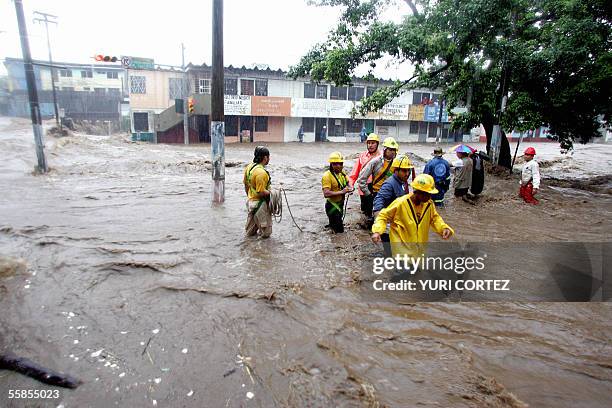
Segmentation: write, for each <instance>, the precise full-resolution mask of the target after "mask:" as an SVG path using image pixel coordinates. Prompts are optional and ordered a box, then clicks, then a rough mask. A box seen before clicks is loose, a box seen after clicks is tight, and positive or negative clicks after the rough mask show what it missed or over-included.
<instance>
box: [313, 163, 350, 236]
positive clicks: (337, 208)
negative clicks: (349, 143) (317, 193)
mask: <svg viewBox="0 0 612 408" xmlns="http://www.w3.org/2000/svg"><path fill="white" fill-rule="evenodd" d="M328 162H329V170H327V171H326V172H325V173H324V174H323V177H322V178H321V186H322V189H323V197H325V199H326V201H325V213H326V214H327V218H329V226H330V227H331V229H332V230H334V232H344V222H343V220H342V219H343V217H344V196H345V195H346V194H350V193H352V192H353V187H351V186H350V184H349V182H348V178H347V177H346V173H344V170H343V169H342V168H343V166H344V158H343V157H342V154H341V153H340V152H333V153H332V154H330V155H329V159H328Z"/></svg>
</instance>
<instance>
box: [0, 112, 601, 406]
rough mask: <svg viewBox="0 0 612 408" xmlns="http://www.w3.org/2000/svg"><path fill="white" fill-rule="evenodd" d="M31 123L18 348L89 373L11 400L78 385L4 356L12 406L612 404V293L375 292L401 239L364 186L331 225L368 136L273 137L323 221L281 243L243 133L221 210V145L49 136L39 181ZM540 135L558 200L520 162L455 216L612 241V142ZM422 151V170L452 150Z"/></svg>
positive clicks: (7, 253)
mask: <svg viewBox="0 0 612 408" xmlns="http://www.w3.org/2000/svg"><path fill="white" fill-rule="evenodd" d="M31 132H32V131H31V127H30V125H29V124H28V122H27V121H24V120H17V119H7V118H0V158H1V160H0V191H1V194H0V353H1V352H3V351H11V352H13V353H15V354H18V355H20V356H24V357H27V358H30V359H32V360H34V361H36V362H38V363H40V364H42V365H43V366H46V367H49V368H52V369H54V370H57V371H63V372H66V373H70V374H71V375H73V376H75V377H78V378H80V379H81V380H82V381H83V385H81V386H80V387H79V388H78V389H76V390H64V389H59V396H58V398H53V399H45V400H42V399H38V400H15V399H9V398H8V394H9V390H14V389H35V390H36V389H37V390H43V389H57V388H53V387H49V386H45V385H42V384H40V383H37V382H36V381H34V380H32V379H29V378H27V377H24V376H22V375H19V374H16V373H13V372H9V371H2V370H0V407H22V406H41V407H57V406H60V405H61V406H63V407H65V408H68V407H113V406H120V407H153V406H157V407H332V406H334V407H525V406H530V407H568V408H569V407H572V408H576V407H602V408H603V407H610V406H612V397H611V396H612V343H611V339H612V324H611V322H612V307H611V306H610V304H609V303H519V302H496V303H469V302H463V303H461V302H437V303H418V302H404V303H402V302H396V301H390V300H386V299H383V298H381V299H379V300H378V299H371V298H369V299H367V300H366V299H364V297H363V296H362V294H361V291H360V288H359V281H360V273H361V272H362V270H363V265H365V264H367V263H368V262H371V261H370V260H371V258H372V257H373V256H374V254H376V253H380V248H378V247H376V246H375V245H374V244H372V243H371V241H370V240H369V236H368V234H367V232H366V231H364V230H362V229H360V227H359V225H358V221H359V215H358V214H359V199H358V198H357V197H351V198H350V201H349V209H348V215H347V217H346V226H347V227H346V229H347V231H346V233H344V234H339V235H333V234H331V233H330V232H329V231H328V230H326V229H325V228H324V226H325V224H327V218H326V216H325V213H324V209H323V207H324V199H323V197H322V193H321V187H320V179H321V175H322V173H323V171H324V167H325V160H326V157H327V155H328V154H329V153H330V152H331V151H333V150H340V151H342V153H343V154H345V155H347V156H349V157H355V155H356V154H357V153H359V152H360V151H362V149H363V146H362V145H359V144H330V143H326V144H323V143H317V144H298V143H287V144H268V146H269V148H270V150H271V160H270V165H269V167H268V168H269V171H270V173H271V175H272V182H273V186H275V187H280V186H282V187H283V188H284V189H285V190H286V192H287V197H288V199H289V202H290V204H291V210H292V212H293V215H294V216H295V218H296V221H297V223H298V224H300V226H301V227H302V229H303V230H304V232H300V231H299V230H298V229H297V228H295V227H294V226H293V224H292V223H291V220H290V218H289V214H288V212H287V209H286V208H285V211H284V214H283V219H282V221H281V222H280V223H278V224H276V223H275V224H274V230H273V234H272V237H271V238H270V239H267V240H262V239H246V238H245V237H244V223H245V219H246V213H245V209H244V200H245V199H244V189H243V186H242V184H241V182H242V171H243V168H244V166H245V165H246V164H247V163H248V162H249V161H250V160H251V159H252V151H253V148H254V145H252V144H241V145H236V144H235V145H226V157H227V163H228V167H227V169H226V202H225V204H224V205H223V206H222V207H219V208H211V205H210V200H211V184H212V182H211V169H210V161H209V160H210V145H197V146H176V145H153V144H146V143H133V142H131V141H129V139H128V138H127V137H126V136H123V135H115V136H110V137H105V136H87V135H73V136H70V137H65V138H53V137H47V139H46V142H47V148H46V153H47V159H48V162H49V165H50V167H51V172H50V173H49V174H48V175H46V176H35V175H33V174H32V169H33V166H34V164H35V161H36V158H35V152H34V147H33V141H32V139H33V137H32V136H31ZM478 146H480V147H482V145H478ZM512 148H513V151H514V146H512ZM536 148H539V149H541V151H542V154H541V160H542V173H543V176H544V181H543V188H542V191H541V205H540V206H537V207H532V206H527V205H525V204H523V203H522V202H521V201H519V199H518V197H516V194H517V188H518V175H517V174H514V175H513V176H510V175H499V176H495V175H492V174H488V175H487V180H486V185H485V191H484V194H483V197H482V198H481V199H480V202H479V203H478V205H477V206H475V207H472V206H467V205H461V204H463V203H458V202H455V201H454V200H453V199H452V198H450V197H449V198H450V199H449V202H448V205H447V207H446V208H444V209H442V210H441V211H440V213H441V215H442V216H443V217H444V219H445V220H446V221H447V222H448V223H449V224H450V225H451V226H452V227H453V228H454V229H455V231H456V237H455V238H454V239H456V240H458V241H459V242H493V241H507V242H523V243H524V242H532V243H533V248H534V251H537V248H538V245H539V243H542V242H558V241H579V242H602V241H610V228H611V226H612V225H611V221H610V220H612V195H611V194H610V193H611V188H610V187H611V186H610V177H609V176H610V168H612V167H611V166H612V162H611V159H612V146H609V145H598V144H594V145H588V146H577V148H576V152H575V154H574V155H573V156H571V157H570V156H564V155H561V154H560V153H559V150H558V146H556V145H553V144H542V147H539V146H536ZM401 149H402V151H404V152H409V153H411V157H412V158H413V159H414V162H415V164H416V167H417V169H418V170H419V171H421V170H422V167H423V165H424V163H425V160H427V159H428V158H429V157H430V151H431V147H430V146H425V145H418V144H415V145H410V144H402V145H401ZM447 157H448V156H447ZM520 165H521V164H520V163H519V168H520ZM347 167H348V168H349V169H350V167H352V163H351V162H350V161H349V162H347ZM431 240H432V241H434V242H435V241H439V238H438V237H437V236H432V238H431ZM516 262H517V264H518V263H520V262H521V260H520V259H517V260H516ZM510 273H511V272H510Z"/></svg>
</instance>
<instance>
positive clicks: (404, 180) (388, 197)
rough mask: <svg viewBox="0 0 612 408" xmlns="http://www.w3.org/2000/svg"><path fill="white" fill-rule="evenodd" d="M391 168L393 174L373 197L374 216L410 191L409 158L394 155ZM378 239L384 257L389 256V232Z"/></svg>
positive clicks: (410, 169) (411, 167) (412, 167)
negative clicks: (381, 244)
mask: <svg viewBox="0 0 612 408" xmlns="http://www.w3.org/2000/svg"><path fill="white" fill-rule="evenodd" d="M391 170H393V175H392V176H391V177H389V178H388V179H386V180H385V182H384V183H383V185H382V186H381V187H380V190H378V194H376V197H374V206H373V208H372V212H373V215H374V218H376V216H378V213H379V212H380V211H381V210H383V209H385V208H387V207H388V206H389V205H391V203H392V202H393V201H395V199H397V198H400V197H402V196H404V195H406V194H408V193H409V192H410V189H409V187H408V178H409V177H410V174H412V179H413V180H414V166H413V165H412V163H411V162H410V159H409V158H408V157H406V156H400V157H396V158H395V159H393V163H392V164H391ZM380 239H381V241H382V243H383V250H384V253H385V257H390V256H391V244H390V243H389V234H387V233H384V234H381V235H380Z"/></svg>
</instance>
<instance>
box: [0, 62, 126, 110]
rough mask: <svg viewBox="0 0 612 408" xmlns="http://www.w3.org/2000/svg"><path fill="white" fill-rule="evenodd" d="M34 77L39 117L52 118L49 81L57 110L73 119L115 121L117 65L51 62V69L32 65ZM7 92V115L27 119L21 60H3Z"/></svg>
mask: <svg viewBox="0 0 612 408" xmlns="http://www.w3.org/2000/svg"><path fill="white" fill-rule="evenodd" d="M33 62H34V77H35V80H36V88H37V90H38V97H39V101H40V108H41V114H42V116H43V117H45V118H49V117H53V115H54V108H53V93H52V81H51V78H52V77H53V79H54V82H55V89H56V94H57V102H58V106H59V109H60V110H63V111H64V112H65V115H66V116H70V117H72V118H73V119H86V120H110V121H119V117H120V106H121V102H122V100H123V96H124V94H125V92H124V88H125V85H124V82H125V75H124V70H123V68H122V67H121V65H116V64H76V63H67V62H54V63H53V65H54V67H58V68H54V69H51V67H49V65H48V61H37V60H35V61H33ZM4 65H5V66H6V70H7V72H8V85H7V88H8V92H9V95H10V102H9V107H8V114H9V115H12V116H25V117H27V116H29V115H30V110H29V109H30V108H29V103H28V91H27V85H26V78H25V70H24V65H23V60H22V59H20V58H6V59H5V61H4Z"/></svg>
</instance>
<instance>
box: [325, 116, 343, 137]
mask: <svg viewBox="0 0 612 408" xmlns="http://www.w3.org/2000/svg"><path fill="white" fill-rule="evenodd" d="M344 124H345V121H344V119H330V120H329V133H328V134H329V136H344Z"/></svg>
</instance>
